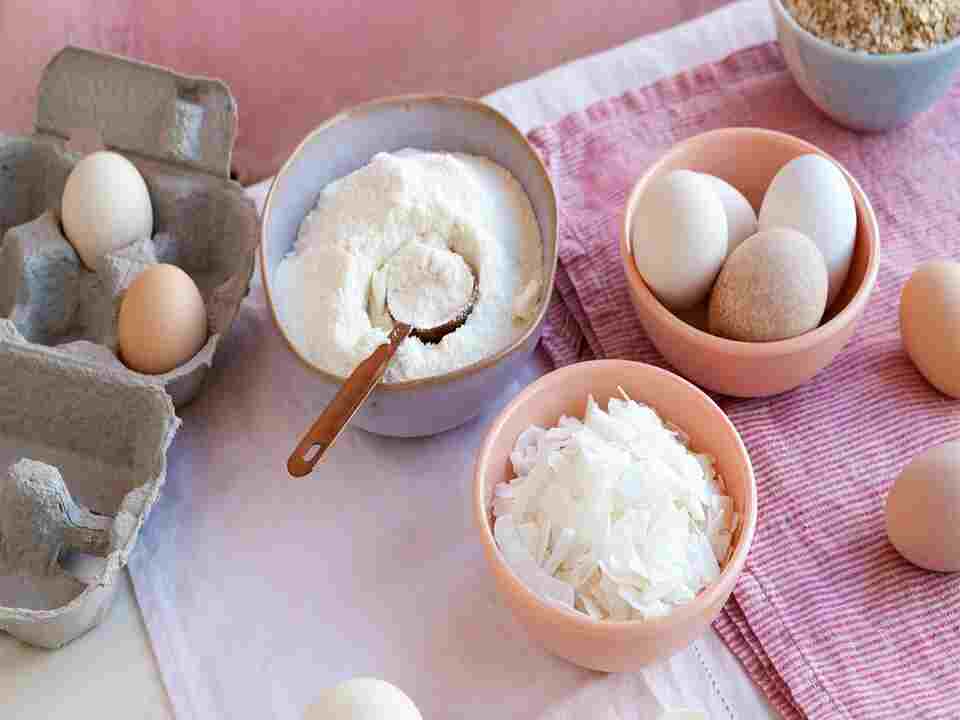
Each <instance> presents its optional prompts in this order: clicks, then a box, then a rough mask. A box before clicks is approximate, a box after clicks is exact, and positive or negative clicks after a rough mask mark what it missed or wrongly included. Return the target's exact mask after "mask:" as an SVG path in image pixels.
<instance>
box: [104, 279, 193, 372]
mask: <svg viewBox="0 0 960 720" xmlns="http://www.w3.org/2000/svg"><path fill="white" fill-rule="evenodd" d="M206 341H207V312H206V308H205V307H204V303H203V298H202V297H201V295H200V291H199V290H198V289H197V285H196V283H194V282H193V278H191V277H190V276H189V275H187V273H185V272H184V271H183V270H181V269H180V268H178V267H176V266H175V265H165V264H160V265H153V266H151V267H149V268H147V269H146V270H144V271H143V272H142V273H140V274H139V275H138V276H137V277H136V279H135V280H134V281H133V282H132V283H131V284H130V287H129V288H127V292H126V293H125V294H124V296H123V302H122V303H121V305H120V318H119V325H118V327H117V342H118V344H119V346H120V359H121V360H123V362H124V363H125V364H126V365H127V367H129V368H130V369H131V370H136V371H137V372H141V373H145V374H147V375H160V374H162V373H165V372H169V371H170V370H173V369H174V368H175V367H178V366H179V365H182V364H183V363H185V362H186V361H187V360H189V359H190V358H192V357H193V356H194V355H196V354H197V353H198V352H199V351H200V348H202V347H203V345H204V343H205V342H206Z"/></svg>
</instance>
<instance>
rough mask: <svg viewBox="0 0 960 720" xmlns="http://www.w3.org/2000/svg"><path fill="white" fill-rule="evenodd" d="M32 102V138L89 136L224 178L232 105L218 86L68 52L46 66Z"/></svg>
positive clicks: (106, 56) (233, 123)
mask: <svg viewBox="0 0 960 720" xmlns="http://www.w3.org/2000/svg"><path fill="white" fill-rule="evenodd" d="M37 96H38V97H37V113H36V121H35V129H36V133H37V134H38V135H45V136H52V137H55V138H60V139H62V140H69V139H71V137H73V136H74V135H75V134H76V133H77V132H78V131H81V132H91V131H92V132H95V133H96V134H97V135H98V136H99V138H100V140H101V141H102V143H103V145H104V146H106V147H109V148H112V149H115V150H118V151H121V152H126V153H132V154H135V155H138V156H140V157H144V158H150V159H153V160H158V161H160V162H163V163H169V164H173V165H179V166H181V167H183V168H189V169H192V170H199V171H202V172H205V173H210V174H212V175H216V176H218V177H223V178H229V177H230V161H231V155H232V153H233V144H234V141H235V140H236V136H237V106H236V101H235V100H234V98H233V95H232V94H231V93H230V89H229V88H228V87H227V85H226V84H225V83H224V82H223V81H221V80H213V79H209V78H201V77H191V76H187V75H180V74H177V73H174V72H173V71H171V70H167V69H166V68H162V67H158V66H156V65H150V64H148V63H144V62H140V61H136V60H131V59H129V58H125V57H121V56H118V55H112V54H110V53H105V52H100V51H94V50H88V49H85V48H80V47H75V46H67V47H65V48H64V49H63V50H61V51H60V52H59V53H57V54H56V55H55V56H54V57H53V59H52V60H51V61H50V62H49V63H48V64H47V67H46V69H45V70H44V72H43V76H42V78H41V80H40V85H39V87H38V92H37Z"/></svg>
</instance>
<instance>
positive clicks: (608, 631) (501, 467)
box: [472, 360, 757, 672]
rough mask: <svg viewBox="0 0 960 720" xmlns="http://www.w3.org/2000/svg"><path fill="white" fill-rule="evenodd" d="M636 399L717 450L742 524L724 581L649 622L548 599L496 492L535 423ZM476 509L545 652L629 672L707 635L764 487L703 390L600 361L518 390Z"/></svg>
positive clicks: (500, 572) (497, 430) (504, 577)
mask: <svg viewBox="0 0 960 720" xmlns="http://www.w3.org/2000/svg"><path fill="white" fill-rule="evenodd" d="M620 388H623V389H624V390H625V391H626V392H627V394H628V395H629V396H630V397H632V398H633V399H634V400H636V401H637V402H641V403H644V404H646V405H649V406H650V407H652V408H653V409H654V410H656V411H657V413H658V414H659V415H660V417H661V418H662V419H663V420H664V421H666V422H670V423H672V424H673V425H675V426H677V427H678V428H680V429H681V430H683V431H684V432H685V433H686V434H687V435H688V436H689V438H690V447H691V449H692V450H694V451H696V452H704V453H708V454H710V455H712V456H713V457H714V458H715V460H716V467H717V470H718V473H719V475H720V477H721V478H722V482H723V486H724V490H725V493H726V494H727V495H729V496H730V497H731V498H733V501H734V506H735V509H736V512H737V513H738V514H739V515H740V518H741V520H740V524H739V526H738V528H737V530H736V532H735V533H734V537H733V541H732V543H731V549H730V552H729V554H728V558H727V562H726V563H725V564H724V566H723V570H722V572H721V573H720V576H719V578H717V580H716V581H715V582H714V583H712V584H711V585H709V586H707V587H706V588H705V589H704V590H703V591H701V592H700V594H698V595H697V596H696V597H695V598H694V599H693V600H691V601H690V602H688V603H686V604H685V605H681V606H678V607H676V608H674V609H673V610H672V611H671V612H670V614H669V615H666V616H664V617H662V618H656V619H650V620H630V621H625V622H618V621H612V620H595V619H593V618H591V617H590V616H588V615H586V614H584V613H581V612H579V611H576V610H572V609H567V608H564V607H562V606H560V605H557V604H554V603H551V602H548V601H547V600H544V599H543V598H542V597H540V596H539V595H537V594H536V593H535V592H533V591H532V590H531V589H530V588H528V587H527V586H526V585H525V584H524V583H523V582H522V581H521V580H520V578H519V577H518V576H517V575H516V574H515V573H514V571H513V570H512V569H511V568H510V566H509V565H508V564H507V562H506V560H505V558H504V556H503V553H502V552H501V550H500V548H499V547H498V546H497V543H496V540H495V539H494V536H493V526H492V518H491V504H492V501H493V489H494V487H495V486H496V484H497V483H499V482H508V481H510V480H511V479H512V478H513V471H512V466H511V463H510V452H511V451H512V450H513V446H514V444H515V443H516V440H517V437H518V436H519V435H520V433H521V432H523V431H524V430H525V429H526V428H527V427H529V426H530V425H539V426H541V427H552V426H554V425H556V423H557V421H558V420H559V418H560V416H561V415H570V416H574V417H581V418H582V417H583V415H584V411H585V408H586V402H587V396H588V395H591V394H592V395H593V396H594V398H595V399H596V400H597V402H598V403H600V405H601V406H606V402H607V400H608V399H609V398H611V397H620ZM472 503H473V511H474V517H475V519H476V523H477V528H478V530H479V533H480V542H481V544H482V545H483V550H484V554H485V555H486V558H487V562H488V564H489V566H490V569H491V571H492V573H493V579H494V582H495V583H496V586H497V589H498V590H499V592H500V595H501V597H502V598H503V601H504V602H505V603H506V605H507V606H508V607H509V608H510V609H511V610H512V611H513V614H514V615H515V616H516V618H517V620H518V621H519V622H520V624H521V625H522V626H523V627H524V628H525V629H526V631H527V633H528V634H529V635H530V637H531V638H532V639H533V640H535V641H536V642H538V643H539V644H540V645H542V646H543V647H544V648H545V649H546V650H548V651H549V652H551V653H553V654H554V655H558V656H560V657H562V658H565V659H566V660H569V661H570V662H572V663H574V664H576V665H580V666H582V667H585V668H590V669H592V670H602V671H605V672H629V671H634V670H637V669H639V668H641V667H643V666H645V665H648V664H650V663H653V662H655V661H657V660H662V659H663V658H666V657H669V656H670V655H672V654H673V653H675V652H678V651H680V650H682V649H683V648H685V647H686V646H687V645H688V644H689V643H690V642H692V641H693V640H694V639H696V638H697V637H698V636H699V635H701V634H702V633H704V632H705V631H706V630H707V628H708V627H709V626H710V623H712V622H713V620H714V619H716V617H717V615H719V613H720V609H721V608H722V607H723V605H724V603H725V602H726V601H727V598H728V597H729V596H730V593H731V592H732V591H733V588H734V586H735V585H736V582H737V578H738V577H739V576H740V573H741V571H742V570H743V566H744V563H745V562H746V559H747V553H748V551H749V549H750V544H751V542H752V541H753V534H754V530H755V528H756V524H757V486H756V481H755V479H754V475H753V467H752V466H751V464H750V457H749V455H748V454H747V450H746V448H745V447H744V445H743V442H742V441H741V439H740V435H739V433H738V432H737V430H736V428H735V427H734V426H733V423H731V422H730V420H729V418H727V416H726V415H725V414H724V412H723V411H722V410H721V409H720V408H719V407H718V406H717V404H716V403H714V402H713V400H711V399H710V398H709V397H708V396H707V395H706V394H705V393H704V392H703V391H701V390H700V389H699V388H697V387H695V386H694V385H692V384H691V383H689V382H687V381H686V380H684V379H683V378H681V377H679V376H677V375H675V374H673V373H671V372H668V371H667V370H662V369H660V368H656V367H653V366H652V365H646V364H643V363H638V362H631V361H628V360H595V361H592V362H584V363H578V364H575V365H569V366H567V367H564V368H561V369H559V370H555V371H554V372H552V373H549V374H547V375H545V376H543V377H542V378H540V379H539V380H537V381H536V382H534V383H533V384H531V385H530V386H529V387H527V388H526V389H525V390H524V391H523V392H521V393H520V394H519V395H517V397H516V398H514V399H513V401H512V402H511V403H510V404H509V405H508V406H507V407H506V408H505V409H504V410H503V412H501V413H500V415H499V416H498V417H497V418H496V420H494V421H493V424H492V425H491V426H490V428H489V429H488V431H487V434H486V437H485V439H484V441H483V444H482V445H481V448H480V452H479V455H478V456H477V463H476V469H475V475H474V492H473V498H472Z"/></svg>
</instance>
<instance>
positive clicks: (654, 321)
mask: <svg viewBox="0 0 960 720" xmlns="http://www.w3.org/2000/svg"><path fill="white" fill-rule="evenodd" d="M808 153H817V154H818V155H823V156H824V157H826V158H828V159H830V160H833V158H831V157H830V156H829V155H827V154H826V153H825V152H823V151H822V150H820V149H819V148H817V147H815V146H814V145H811V144H810V143H808V142H806V141H804V140H801V139H799V138H796V137H793V136H791V135H786V134H784V133H779V132H774V131H772V130H761V129H757V128H727V129H724V130H714V131H711V132H707V133H703V134H702V135H696V136H694V137H692V138H689V139H688V140H685V141H683V142H681V143H679V144H677V145H676V146H674V147H673V148H672V149H671V150H670V151H669V152H668V153H667V154H666V155H664V156H663V157H662V158H660V159H659V160H658V161H657V162H656V163H654V165H653V166H652V167H651V168H650V169H649V170H647V172H646V173H645V174H644V175H643V177H641V178H640V180H638V181H637V184H636V185H635V186H634V188H633V191H632V192H631V193H630V197H629V198H628V199H627V205H626V211H625V213H624V218H623V228H622V233H621V237H620V255H621V258H622V260H623V269H624V273H625V274H626V278H627V287H628V289H629V291H630V299H631V300H632V301H633V305H634V307H635V308H636V311H637V315H638V316H639V318H640V324H641V325H642V326H643V329H644V330H645V331H646V333H647V335H648V336H649V337H650V340H651V341H652V342H653V344H654V345H655V346H656V348H657V350H659V351H660V353H661V354H662V355H663V356H664V357H665V358H666V359H667V361H668V362H669V363H670V364H671V365H672V366H673V367H674V368H676V369H677V371H678V372H680V374H681V375H683V376H685V377H687V378H689V379H690V380H692V381H693V382H695V383H697V384H698V385H700V386H702V387H705V388H707V389H709V390H713V391H715V392H718V393H723V394H725V395H733V396H736V397H762V396H767V395H776V394H778V393H782V392H785V391H787V390H792V389H793V388H795V387H797V386H798V385H801V384H803V383H804V382H806V381H807V380H809V379H810V378H812V377H813V376H814V375H816V374H817V373H818V372H819V371H820V370H822V369H823V368H824V367H826V366H827V365H829V364H830V362H831V361H832V360H833V358H834V357H835V356H836V355H837V353H839V352H840V350H841V349H843V346H844V345H846V343H847V341H848V340H849V339H850V336H851V335H852V334H853V331H854V329H855V327H856V323H857V319H858V318H859V317H860V315H861V314H862V313H863V309H864V307H866V304H867V300H868V299H869V297H870V293H871V292H872V291H873V286H874V284H875V283H876V280H877V271H878V270H879V267H880V236H879V231H878V229H877V218H876V216H875V215H874V214H873V208H872V207H870V201H869V200H868V199H867V196H866V195H864V193H863V190H862V189H861V188H860V186H859V185H858V184H857V181H856V180H854V179H853V177H851V175H850V173H848V172H847V171H846V170H845V169H844V168H843V166H841V165H840V164H839V163H837V165H838V166H839V167H840V169H841V170H843V173H844V175H846V178H847V182H849V183H850V189H851V191H852V192H853V199H854V202H855V204H856V208H857V239H856V247H855V249H854V255H853V263H852V264H851V267H850V274H849V276H848V277H847V284H846V285H845V287H844V289H843V290H842V291H841V293H840V295H839V297H838V298H837V300H836V301H835V302H834V304H833V305H832V306H831V307H830V308H829V309H828V310H827V314H826V316H825V318H824V321H823V322H822V323H821V324H820V326H819V327H818V328H816V329H815V330H812V331H810V332H808V333H805V334H803V335H800V336H798V337H795V338H790V339H789V340H778V341H775V342H766V343H750V342H739V341H736V340H727V339H725V338H721V337H717V336H716V335H711V334H709V333H707V332H705V331H704V330H699V329H697V327H695V326H694V325H693V324H690V323H688V322H685V321H684V320H681V319H680V318H678V317H677V316H676V315H674V314H673V313H671V312H670V311H669V310H667V308H665V307H664V306H663V305H661V304H660V302H659V301H658V300H657V299H656V297H654V295H653V293H652V292H651V291H650V289H649V288H648V287H647V285H646V284H645V283H644V281H643V278H642V277H641V276H640V273H639V272H638V271H637V268H636V266H635V265H634V263H633V254H632V250H631V247H630V228H631V217H632V212H633V208H634V206H635V205H636V201H637V198H639V197H640V195H641V193H643V192H644V190H645V189H646V187H647V186H648V185H649V184H650V183H651V182H652V181H653V180H654V179H655V178H657V177H659V176H660V175H663V174H665V173H668V172H670V171H671V170H679V169H687V170H696V171H700V172H705V173H710V174H711V175H716V176H718V177H721V178H723V179H724V180H726V181H727V182H729V183H730V184H731V185H733V186H734V187H736V188H737V189H739V190H740V192H742V193H743V194H744V195H745V196H746V198H747V200H749V201H750V203H751V204H752V205H753V207H754V209H759V208H760V203H761V201H762V200H763V195H764V193H765V191H766V189H767V186H768V185H769V184H770V181H771V180H772V179H773V176H774V175H775V174H776V173H777V171H778V170H779V169H780V168H781V167H783V166H784V165H785V164H786V163H787V162H789V161H790V160H792V159H793V158H795V157H797V156H798V155H805V154H808ZM834 162H836V161H835V160H834Z"/></svg>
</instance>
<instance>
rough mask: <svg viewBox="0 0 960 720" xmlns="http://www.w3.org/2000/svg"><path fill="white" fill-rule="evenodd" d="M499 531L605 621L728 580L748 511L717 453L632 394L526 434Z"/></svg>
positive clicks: (502, 490) (498, 491) (497, 501)
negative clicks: (693, 446) (699, 449)
mask: <svg viewBox="0 0 960 720" xmlns="http://www.w3.org/2000/svg"><path fill="white" fill-rule="evenodd" d="M511 462H512V464H513V469H514V472H515V473H516V475H517V477H516V478H515V479H514V480H513V481H512V482H510V483H500V484H498V485H497V486H496V487H495V488H494V493H493V494H494V501H493V514H494V516H495V521H494V535H495V537H496V540H497V544H498V545H499V546H500V549H501V550H502V551H503V553H504V557H505V558H506V560H507V563H508V564H509V565H510V566H511V568H512V569H513V570H514V572H516V573H517V575H518V576H519V577H520V579H521V580H523V582H524V583H525V584H527V585H528V586H529V587H530V588H531V589H533V590H534V592H537V593H538V594H540V595H541V596H543V597H545V598H547V599H549V600H551V601H553V602H557V603H559V604H561V605H565V606H568V607H575V608H576V609H578V610H580V611H581V612H584V613H586V614H588V615H590V616H591V617H594V618H596V619H601V620H604V619H610V620H641V619H646V618H652V617H658V616H662V615H666V614H667V613H669V612H670V610H671V609H672V608H673V607H675V606H677V605H681V604H683V603H685V602H688V601H690V600H691V599H693V598H694V597H695V596H696V595H697V593H699V592H700V591H701V590H702V589H703V588H704V587H706V586H707V585H709V584H710V583H712V582H713V581H715V580H716V579H717V577H718V576H719V575H720V571H721V567H722V566H723V564H725V562H726V560H727V556H728V554H729V552H730V544H731V539H732V537H733V532H734V530H735V529H736V527H737V524H738V518H737V515H736V513H735V512H734V505H733V501H732V499H731V498H729V497H727V496H726V495H724V494H723V493H722V491H721V489H720V481H719V478H718V476H717V473H716V471H715V469H714V466H713V460H712V458H710V457H709V456H707V455H704V454H697V453H694V452H691V451H690V450H689V449H688V448H687V445H686V440H685V438H683V436H681V435H680V434H679V433H678V432H677V431H676V430H674V429H671V428H670V427H668V426H666V425H665V424H664V423H663V421H662V420H661V419H660V417H659V416H658V415H657V413H656V412H655V411H654V410H652V409H651V408H649V407H647V406H645V405H641V404H639V403H637V402H634V401H633V400H630V399H629V398H627V397H626V395H624V399H622V400H621V399H618V398H613V399H611V400H610V401H609V403H608V405H607V410H606V411H604V410H602V409H601V408H600V406H599V405H597V403H596V402H595V401H594V399H593V397H590V398H589V399H588V401H587V411H586V415H585V417H584V419H583V420H582V421H580V420H577V419H575V418H570V417H562V418H560V422H559V424H558V425H557V426H556V427H554V428H550V429H549V430H545V429H543V428H540V427H536V426H533V427H530V428H528V429H527V430H525V431H524V432H523V433H521V435H520V437H519V438H518V439H517V442H516V446H515V447H514V451H513V453H512V454H511Z"/></svg>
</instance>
